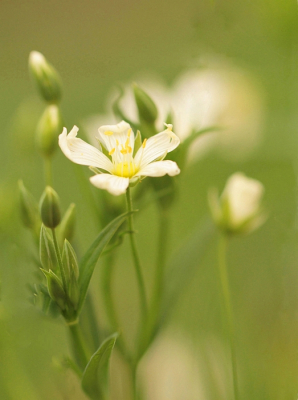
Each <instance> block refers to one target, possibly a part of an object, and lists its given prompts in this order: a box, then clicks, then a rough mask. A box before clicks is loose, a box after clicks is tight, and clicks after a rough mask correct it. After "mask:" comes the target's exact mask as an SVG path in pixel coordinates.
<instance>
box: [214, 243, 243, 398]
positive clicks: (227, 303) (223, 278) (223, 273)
mask: <svg viewBox="0 0 298 400" xmlns="http://www.w3.org/2000/svg"><path fill="white" fill-rule="evenodd" d="M227 242H228V239H227V237H226V236H225V235H221V237H220V239H219V246H218V267H219V275H220V283H221V289H222V295H223V299H224V308H225V313H226V320H227V324H228V330H229V339H230V347H231V359H232V373H233V388H234V398H235V400H239V390H238V374H237V362H236V346H235V329H234V316H233V309H232V303H231V295H230V287H229V279H228V271H227V264H226V253H227V244H228V243H227Z"/></svg>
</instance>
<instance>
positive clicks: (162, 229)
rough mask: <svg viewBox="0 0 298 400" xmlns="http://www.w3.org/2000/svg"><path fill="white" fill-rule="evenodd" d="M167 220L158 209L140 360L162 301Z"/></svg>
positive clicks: (151, 338) (166, 216)
mask: <svg viewBox="0 0 298 400" xmlns="http://www.w3.org/2000/svg"><path fill="white" fill-rule="evenodd" d="M168 228H169V219H168V213H167V212H166V211H165V210H164V209H160V214H159V231H158V250H157V259H156V271H155V279H154V287H153V299H152V304H151V308H150V312H149V316H148V319H147V323H146V325H144V327H143V330H142V333H141V337H140V344H139V346H140V347H139V352H138V357H139V358H141V357H142V355H143V354H144V353H145V351H146V350H147V348H148V347H149V346H150V343H151V342H152V340H153V338H154V335H155V331H156V328H157V325H158V322H159V312H160V306H161V301H162V294H163V288H164V272H165V261H166V247H167V242H168V232H169V229H168Z"/></svg>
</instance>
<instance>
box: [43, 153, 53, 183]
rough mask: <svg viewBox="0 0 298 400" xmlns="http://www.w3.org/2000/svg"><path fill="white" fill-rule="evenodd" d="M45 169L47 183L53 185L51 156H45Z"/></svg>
mask: <svg viewBox="0 0 298 400" xmlns="http://www.w3.org/2000/svg"><path fill="white" fill-rule="evenodd" d="M44 170H45V180H46V185H48V186H53V174H52V159H51V158H50V157H45V158H44Z"/></svg>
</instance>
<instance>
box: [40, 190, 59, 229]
mask: <svg viewBox="0 0 298 400" xmlns="http://www.w3.org/2000/svg"><path fill="white" fill-rule="evenodd" d="M59 203H60V202H59V197H58V195H57V193H56V192H55V190H54V189H53V188H51V187H50V186H47V187H46V188H45V191H44V192H43V195H42V196H41V199H40V204H39V207H40V215H41V220H42V222H43V223H44V225H45V226H47V227H48V228H52V229H53V228H56V226H58V225H59V223H60V221H61V213H60V204H59Z"/></svg>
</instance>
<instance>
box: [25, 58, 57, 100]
mask: <svg viewBox="0 0 298 400" xmlns="http://www.w3.org/2000/svg"><path fill="white" fill-rule="evenodd" d="M29 70H30V72H31V74H32V76H33V78H34V80H35V82H36V83H37V87H38V89H39V91H40V94H41V96H42V97H43V99H44V100H45V101H46V102H48V103H54V104H56V103H58V102H59V100H60V99H61V95H62V85H61V79H60V77H59V75H58V73H57V71H56V70H55V68H54V67H53V66H52V65H51V64H49V63H48V61H47V60H46V59H45V57H44V56H43V55H42V54H41V53H39V52H38V51H31V53H30V55H29Z"/></svg>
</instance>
